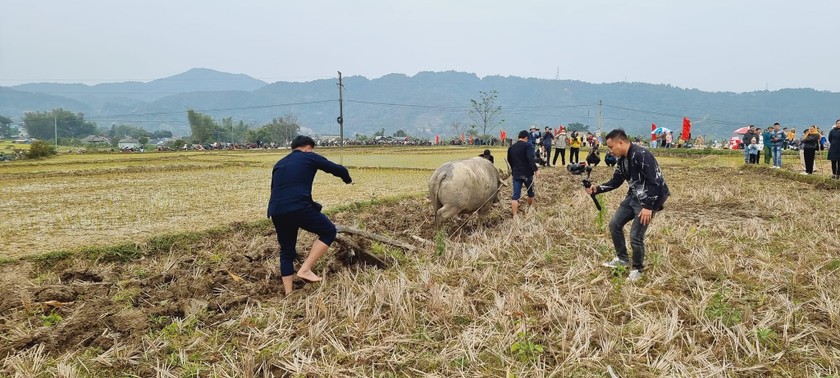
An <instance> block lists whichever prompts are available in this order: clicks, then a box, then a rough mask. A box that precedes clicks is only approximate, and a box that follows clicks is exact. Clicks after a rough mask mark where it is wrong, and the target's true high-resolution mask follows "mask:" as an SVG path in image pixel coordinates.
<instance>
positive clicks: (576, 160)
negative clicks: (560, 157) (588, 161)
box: [569, 147, 580, 164]
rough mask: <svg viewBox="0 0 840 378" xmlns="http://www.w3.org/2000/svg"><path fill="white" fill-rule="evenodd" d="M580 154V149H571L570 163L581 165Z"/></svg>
mask: <svg viewBox="0 0 840 378" xmlns="http://www.w3.org/2000/svg"><path fill="white" fill-rule="evenodd" d="M579 152H580V148H574V147H572V148H569V163H572V164H577V163H580V158H579V157H578V153H579Z"/></svg>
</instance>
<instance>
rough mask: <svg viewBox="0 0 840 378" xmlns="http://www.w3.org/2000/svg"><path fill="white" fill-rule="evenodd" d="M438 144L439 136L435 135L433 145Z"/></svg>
mask: <svg viewBox="0 0 840 378" xmlns="http://www.w3.org/2000/svg"><path fill="white" fill-rule="evenodd" d="M438 144H440V135H435V145H438Z"/></svg>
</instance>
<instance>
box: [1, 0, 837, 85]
mask: <svg viewBox="0 0 840 378" xmlns="http://www.w3.org/2000/svg"><path fill="white" fill-rule="evenodd" d="M194 67H204V68H211V69H215V70H219V71H225V72H232V73H244V74H247V75H250V76H253V77H255V78H258V79H261V80H264V81H267V82H275V81H281V80H282V81H308V80H314V79H320V78H330V77H335V76H336V75H337V74H336V71H338V70H340V71H342V73H343V74H344V75H346V76H350V75H362V76H366V77H368V78H377V77H381V76H382V75H385V74H388V73H404V74H407V75H414V74H416V73H417V72H419V71H448V70H456V71H464V72H472V73H475V74H477V75H479V76H482V77H483V76H488V75H502V76H522V77H536V78H546V79H553V78H555V77H559V78H561V79H574V80H582V81H586V82H594V83H603V82H616V81H637V82H648V83H655V84H659V83H666V84H672V85H675V86H679V87H684V88H697V89H701V90H708V91H735V92H742V91H752V90H763V89H765V88H768V89H770V90H775V89H779V88H801V87H812V88H816V89H819V90H830V91H835V92H840V0H801V1H790V0H690V1H683V0H576V1H572V0H554V1H536V0H517V1H494V0H417V1H400V0H391V1H385V0H382V1H372V0H352V1H346V0H345V1H323V0H299V1H293V0H285V1H284V0H270V1H269V0H259V1H249V0H241V1H214V0H166V1H164V0H142V1H137V0H121V1H117V0H73V1H68V0H41V1H35V0H0V85H14V84H20V83H26V82H42V81H49V82H65V83H67V82H81V83H87V84H94V83H99V82H114V81H129V80H136V81H150V80H154V79H157V78H162V77H166V76H171V75H174V74H178V73H181V72H183V71H186V70H188V69H190V68H194ZM558 68H559V75H558Z"/></svg>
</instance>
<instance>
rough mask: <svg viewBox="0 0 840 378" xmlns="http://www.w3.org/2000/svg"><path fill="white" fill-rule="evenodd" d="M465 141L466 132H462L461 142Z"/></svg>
mask: <svg viewBox="0 0 840 378" xmlns="http://www.w3.org/2000/svg"><path fill="white" fill-rule="evenodd" d="M463 141H464V133H461V142H463Z"/></svg>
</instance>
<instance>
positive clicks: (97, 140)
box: [82, 135, 111, 145]
mask: <svg viewBox="0 0 840 378" xmlns="http://www.w3.org/2000/svg"><path fill="white" fill-rule="evenodd" d="M82 143H88V144H95V145H108V144H111V140H110V139H108V138H106V137H102V136H97V135H88V136H86V137H84V138H82Z"/></svg>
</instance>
